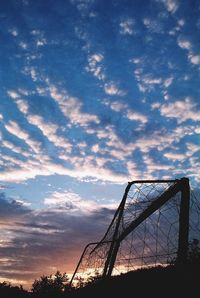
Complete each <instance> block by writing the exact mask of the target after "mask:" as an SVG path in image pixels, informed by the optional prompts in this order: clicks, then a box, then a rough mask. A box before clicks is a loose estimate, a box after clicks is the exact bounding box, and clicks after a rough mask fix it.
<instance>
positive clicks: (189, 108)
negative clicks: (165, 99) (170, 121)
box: [160, 98, 200, 123]
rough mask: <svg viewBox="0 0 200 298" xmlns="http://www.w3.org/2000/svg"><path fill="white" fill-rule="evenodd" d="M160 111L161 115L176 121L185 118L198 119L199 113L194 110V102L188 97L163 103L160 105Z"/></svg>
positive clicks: (182, 120)
mask: <svg viewBox="0 0 200 298" xmlns="http://www.w3.org/2000/svg"><path fill="white" fill-rule="evenodd" d="M160 112H161V115H162V116H165V117H168V118H175V119H176V120H177V122H178V123H182V122H185V121H187V120H192V121H200V114H199V112H198V111H197V110H196V104H195V103H194V102H193V101H192V100H191V99H190V98H185V99H184V100H178V101H175V102H172V103H168V104H164V105H162V106H161V107H160Z"/></svg>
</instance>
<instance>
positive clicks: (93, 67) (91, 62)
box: [86, 53, 106, 80]
mask: <svg viewBox="0 0 200 298" xmlns="http://www.w3.org/2000/svg"><path fill="white" fill-rule="evenodd" d="M103 58H104V57H103V55H102V54H100V53H95V54H93V55H90V56H89V57H88V66H87V67H86V70H87V71H88V72H91V73H92V74H93V75H94V76H95V77H96V78H97V79H98V80H105V78H106V75H105V73H104V72H103V67H102V65H101V63H102V60H103Z"/></svg>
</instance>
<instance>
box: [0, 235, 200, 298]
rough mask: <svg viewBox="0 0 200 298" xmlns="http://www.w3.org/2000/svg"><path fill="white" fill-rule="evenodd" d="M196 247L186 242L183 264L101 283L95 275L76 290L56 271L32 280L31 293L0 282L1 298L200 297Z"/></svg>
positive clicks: (199, 252) (195, 243)
mask: <svg viewBox="0 0 200 298" xmlns="http://www.w3.org/2000/svg"><path fill="white" fill-rule="evenodd" d="M199 276H200V248H199V242H198V240H196V239H193V241H191V242H190V243H189V251H188V259H187V262H186V263H185V264H182V265H181V264H177V263H176V262H174V263H173V264H170V265H168V266H166V267H163V266H157V267H152V268H148V269H139V270H136V271H131V272H129V273H126V274H121V275H119V276H113V277H111V278H108V279H106V280H105V279H104V280H102V279H101V278H100V276H98V275H96V276H95V277H93V278H89V279H88V280H87V282H84V281H83V280H82V279H80V281H78V283H77V285H78V286H79V288H76V289H75V288H73V287H71V286H70V284H69V279H68V277H67V275H66V274H65V273H64V274H61V273H60V272H59V271H57V272H56V274H55V275H53V276H52V275H50V276H42V277H40V278H39V279H37V280H35V281H34V283H33V285H32V290H31V292H27V291H25V290H24V289H23V288H22V287H21V286H20V287H13V286H11V285H10V284H9V283H6V282H4V283H0V297H2V298H7V297H9V298H64V297H66V298H79V297H81V298H84V297H87V298H90V297H95V298H98V297H103V298H104V297H120V298H126V297H137V296H138V297H140V298H142V297H145V298H146V297H154V298H156V297H159V298H160V297H182V296H183V297H198V296H199V295H200V286H199Z"/></svg>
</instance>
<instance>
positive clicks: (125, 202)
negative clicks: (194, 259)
mask: <svg viewBox="0 0 200 298" xmlns="http://www.w3.org/2000/svg"><path fill="white" fill-rule="evenodd" d="M189 212H190V185H189V179H188V178H181V179H177V180H138V181H132V182H129V183H128V185H127V187H126V189H125V192H124V195H123V198H122V201H121V203H120V205H119V207H118V208H117V210H116V212H115V214H114V217H113V219H112V221H111V223H110V225H109V227H108V229H107V231H106V233H105V235H104V237H103V238H102V240H101V241H99V242H95V243H89V244H88V245H87V246H86V247H85V249H84V251H83V253H82V256H81V258H80V260H79V262H78V265H77V267H76V270H75V272H74V274H73V276H72V280H71V282H73V280H74V278H75V277H76V276H82V277H83V276H84V277H85V275H87V276H91V275H95V274H98V275H100V276H102V277H109V276H110V275H111V274H112V273H113V270H115V271H116V272H115V274H116V273H117V272H119V273H120V272H127V271H130V270H132V269H134V267H136V268H138V267H143V266H149V265H150V266H152V264H153V263H155V264H166V263H167V262H168V261H169V258H170V257H171V258H176V260H177V262H180V263H184V262H185V260H186V259H187V252H188V237H189ZM142 235H143V236H142ZM124 242H125V245H124ZM166 259H167V261H166ZM139 262H142V263H140V264H139ZM81 270H82V272H81Z"/></svg>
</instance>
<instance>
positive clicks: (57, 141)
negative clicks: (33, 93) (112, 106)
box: [8, 91, 72, 153]
mask: <svg viewBox="0 0 200 298" xmlns="http://www.w3.org/2000/svg"><path fill="white" fill-rule="evenodd" d="M8 94H9V95H10V96H11V98H13V100H14V102H15V103H16V104H17V107H18V109H19V110H20V112H21V113H23V114H24V115H25V117H26V120H27V121H28V122H29V123H30V124H32V125H34V126H36V127H37V128H38V129H39V130H40V131H41V132H42V133H43V135H44V136H45V137H46V138H47V139H48V140H49V141H50V142H52V143H53V144H54V146H56V147H61V148H64V149H65V150H67V152H68V153H69V152H71V147H72V145H71V143H70V142H69V141H68V140H67V139H66V138H64V137H62V136H58V135H57V134H56V132H57V130H58V128H59V127H58V125H56V124H54V123H51V122H46V121H44V119H43V118H42V117H41V116H39V115H34V114H31V113H29V105H28V102H27V101H25V100H23V99H21V98H20V99H19V98H18V97H19V95H18V94H17V93H16V92H13V91H12V92H8Z"/></svg>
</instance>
